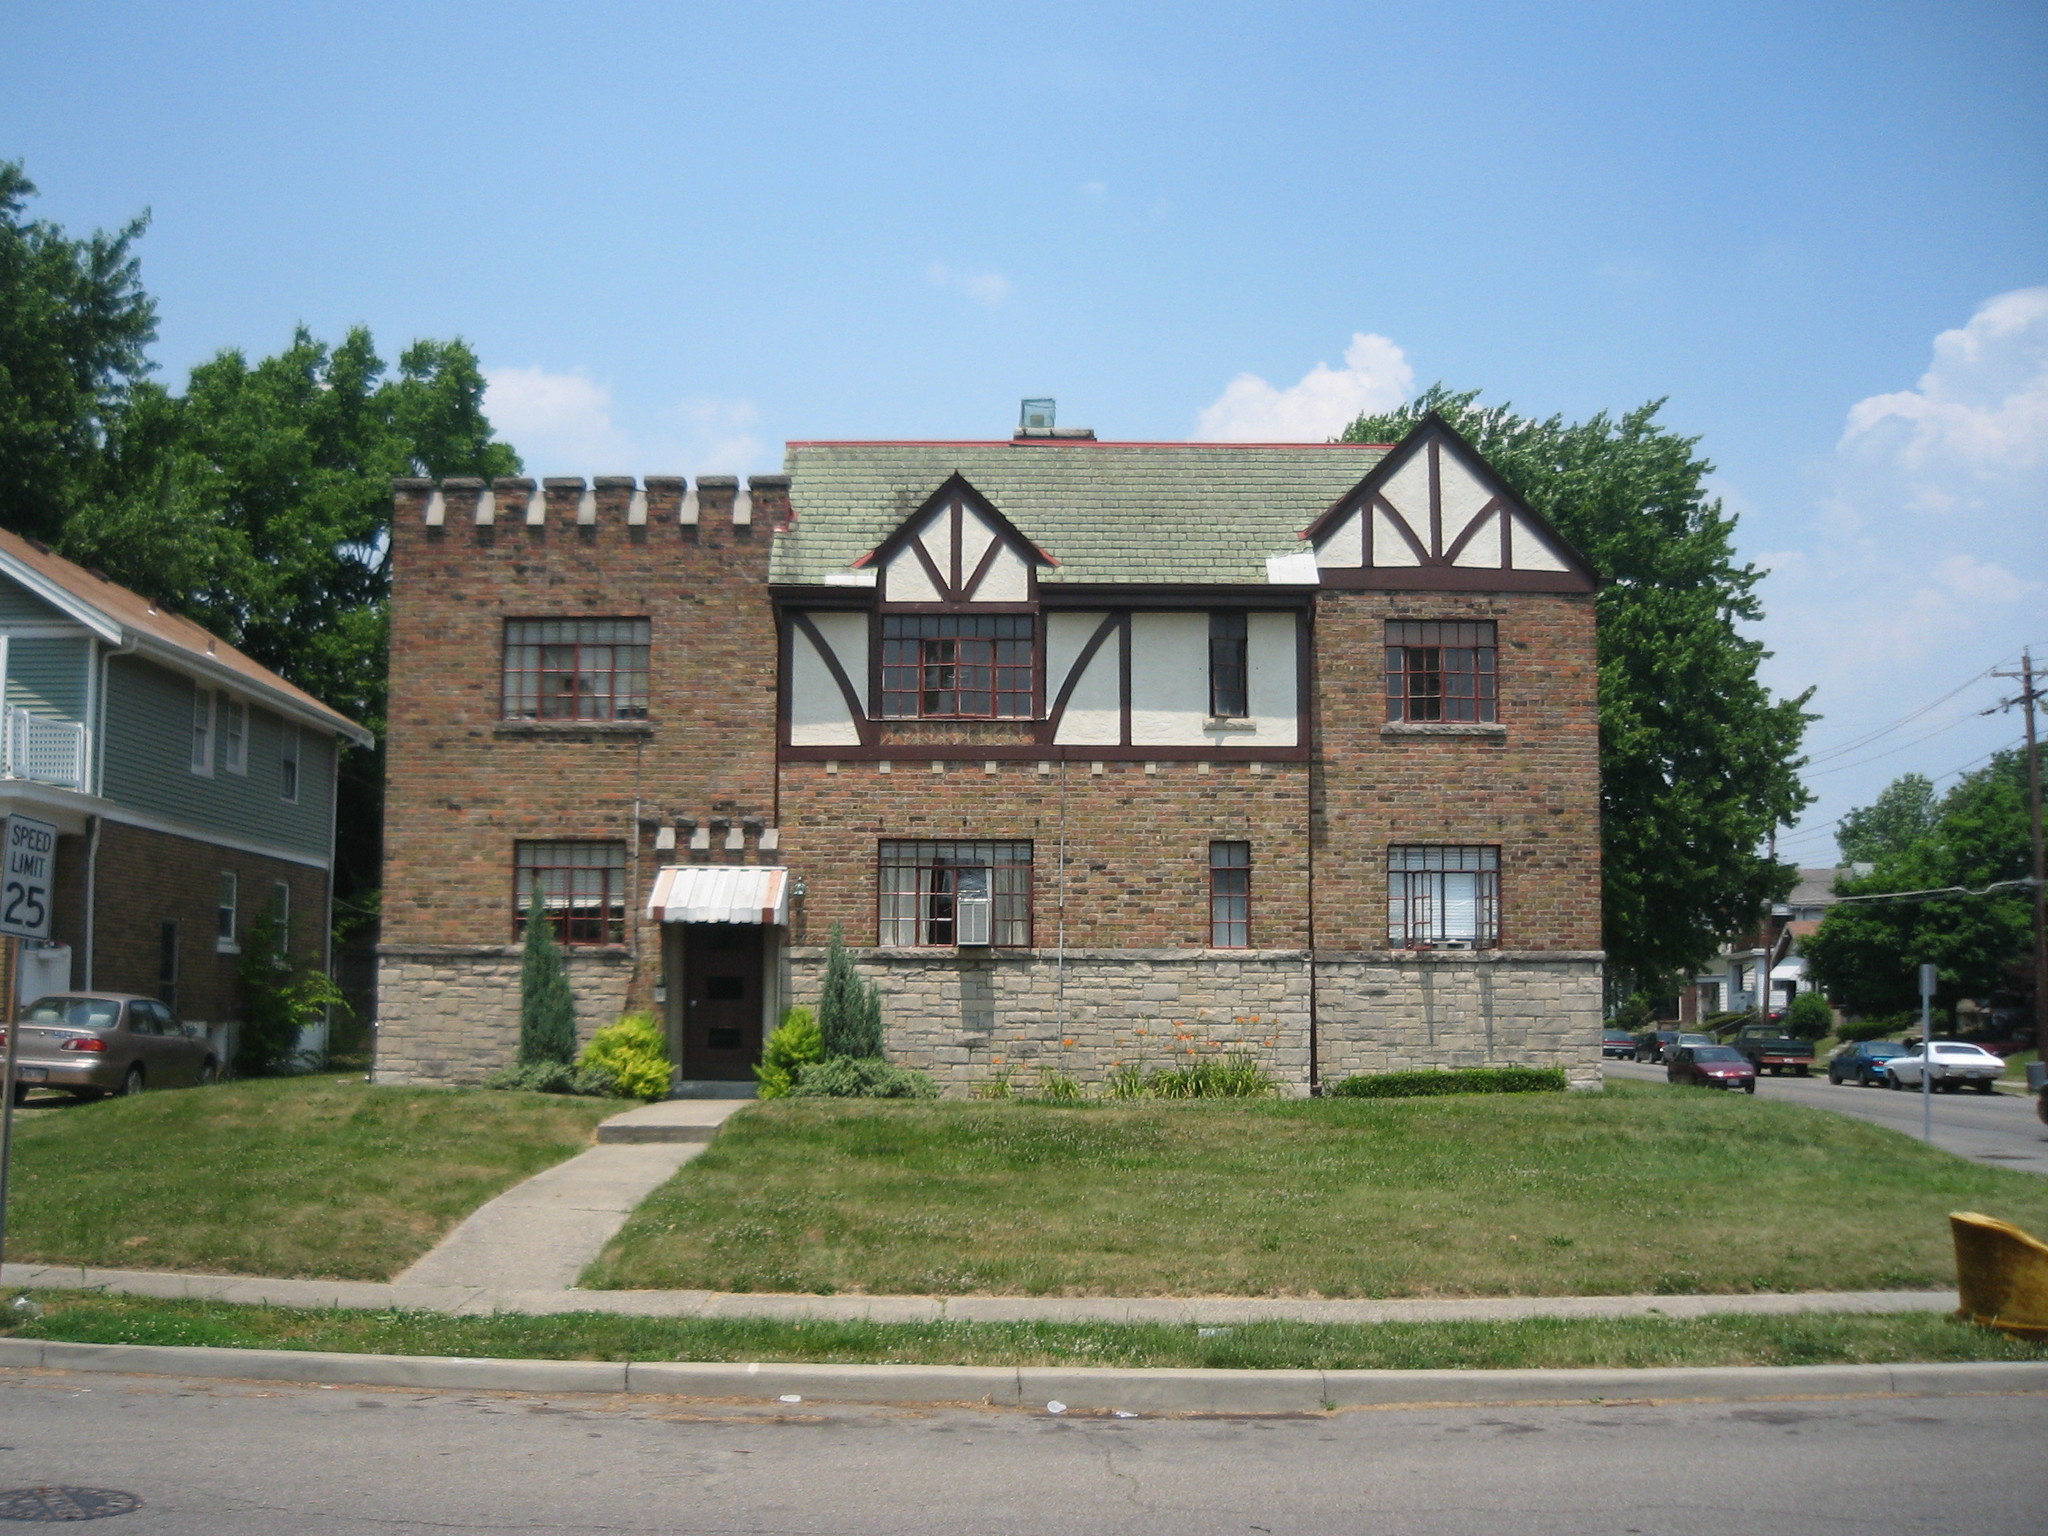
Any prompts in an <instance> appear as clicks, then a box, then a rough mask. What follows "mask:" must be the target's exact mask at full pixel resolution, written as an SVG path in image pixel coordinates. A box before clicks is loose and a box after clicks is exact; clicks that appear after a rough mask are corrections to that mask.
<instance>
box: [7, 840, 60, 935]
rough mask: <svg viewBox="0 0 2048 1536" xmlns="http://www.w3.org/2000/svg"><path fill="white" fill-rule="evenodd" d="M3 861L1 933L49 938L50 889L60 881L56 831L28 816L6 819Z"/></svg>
mask: <svg viewBox="0 0 2048 1536" xmlns="http://www.w3.org/2000/svg"><path fill="white" fill-rule="evenodd" d="M0 849H4V862H0V933H4V934H12V935H13V936H14V937H15V938H17V939H47V938H48V937H49V936H50V887H51V886H52V885H54V884H56V880H57V829H56V828H55V827H53V826H52V825H50V823H49V822H47V821H36V820H34V819H33V818H31V817H28V816H10V817H8V818H7V832H6V837H5V840H4V842H0Z"/></svg>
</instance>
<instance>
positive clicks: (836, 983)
mask: <svg viewBox="0 0 2048 1536" xmlns="http://www.w3.org/2000/svg"><path fill="white" fill-rule="evenodd" d="M818 1028H819V1030H820V1031H821V1032H822V1033H823V1034H824V1037H825V1055H826V1056H827V1057H828V1058H829V1057H833V1056H853V1057H880V1056H881V1054H882V993H881V989H880V988H878V987H876V986H874V985H873V984H872V983H870V982H866V981H862V980H861V977H860V972H859V971H856V970H855V969H854V968H853V956H852V955H850V954H848V953H847V952H846V940H845V938H844V936H843V935H842V934H841V931H840V928H839V925H838V924H837V923H834V924H833V925H832V948H831V950H830V952H829V953H827V955H826V957H825V986H824V989H823V991H822V993H821V994H820V996H819V998H818Z"/></svg>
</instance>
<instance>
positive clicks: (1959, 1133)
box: [1603, 1061, 2048, 1174]
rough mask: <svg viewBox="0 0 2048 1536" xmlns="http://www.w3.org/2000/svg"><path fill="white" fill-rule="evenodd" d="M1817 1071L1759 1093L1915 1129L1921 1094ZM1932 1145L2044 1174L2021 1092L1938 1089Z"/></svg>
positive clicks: (1633, 1069) (1657, 1077)
mask: <svg viewBox="0 0 2048 1536" xmlns="http://www.w3.org/2000/svg"><path fill="white" fill-rule="evenodd" d="M1603 1065H1604V1067H1605V1069H1606V1073H1607V1075H1608V1076H1609V1077H1618V1078H1627V1079H1629V1080H1630V1081H1632V1082H1640V1083H1661V1082H1663V1081H1664V1080H1665V1079H1664V1069H1663V1068H1662V1067H1653V1066H1650V1065H1649V1064H1648V1063H1644V1062H1634V1061H1609V1062H1606V1063H1603ZM1814 1072H1815V1075H1814V1076H1812V1077H1768V1076H1766V1077H1760V1078H1758V1079H1757V1084H1756V1096H1757V1097H1758V1098H1760V1099H1781V1100H1783V1101H1784V1102H1786V1103H1788V1104H1809V1105H1811V1106H1812V1107H1813V1108H1815V1109H1832V1110H1834V1111H1836V1112H1837V1113H1839V1114H1844V1115H1854V1116H1855V1117H1856V1118H1857V1119H1859V1120H1868V1121H1870V1122H1871V1123H1872V1124H1874V1125H1883V1126H1889V1127H1890V1128H1891V1129H1893V1130H1895V1131H1903V1132H1905V1133H1906V1134H1907V1135H1908V1136H1916V1137H1917V1136H1918V1135H1919V1134H1920V1095H1919V1094H1917V1093H1908V1092H1905V1091H1900V1092H1897V1093H1894V1092H1892V1091H1891V1090H1889V1089H1885V1088H1858V1087H1855V1086H1854V1085H1853V1084H1849V1083H1844V1084H1843V1085H1842V1086H1841V1087H1839V1088H1837V1087H1835V1086H1834V1085H1833V1084H1832V1083H1830V1082H1829V1081H1828V1079H1827V1068H1826V1067H1825V1066H1819V1067H1816V1068H1815V1069H1814ZM1698 1091H1699V1092H1701V1093H1707V1092H1710V1091H1711V1090H1709V1089H1705V1088H1702V1089H1699V1090H1698ZM1934 1144H1935V1145H1936V1146H1937V1147H1941V1148H1944V1149H1945V1150H1947V1151H1950V1152H1953V1153H1955V1154H1956V1155H1957V1156H1958V1157H1967V1158H1969V1159H1970V1161H1972V1162H1975V1163H1983V1164H1984V1165H1985V1166H1987V1167H1991V1168H2018V1169H2020V1170H2022V1171H2023V1172H2026V1173H2039V1174H2048V1125H2043V1124H2042V1123H2041V1121H2040V1117H2039V1116H2038V1115H2036V1114H2035V1112H2034V1101H2033V1100H2032V1099H2031V1098H2029V1097H2028V1096H2027V1095H2025V1094H2020V1093H2005V1092H2000V1093H1994V1094H1992V1095H1991V1096H1990V1097H1989V1098H1982V1097H1979V1096H1978V1095H1977V1094H1974V1093H1937V1094H1935V1095H1934Z"/></svg>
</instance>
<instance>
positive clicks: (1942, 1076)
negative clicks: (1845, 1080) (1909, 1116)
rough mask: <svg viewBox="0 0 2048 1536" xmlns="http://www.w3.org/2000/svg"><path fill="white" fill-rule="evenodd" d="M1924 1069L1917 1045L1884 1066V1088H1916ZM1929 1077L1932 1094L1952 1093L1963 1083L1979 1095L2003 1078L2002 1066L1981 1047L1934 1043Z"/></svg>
mask: <svg viewBox="0 0 2048 1536" xmlns="http://www.w3.org/2000/svg"><path fill="white" fill-rule="evenodd" d="M1926 1065H1927V1058H1926V1056H1925V1054H1924V1053H1923V1052H1922V1051H1921V1049H1920V1047H1919V1046H1917V1045H1916V1046H1914V1047H1913V1048H1912V1050H1910V1051H1908V1052H1907V1053H1906V1054H1905V1055H1903V1056H1894V1057H1892V1058H1891V1059H1890V1060H1889V1061H1887V1062H1886V1063H1885V1064H1884V1070H1885V1078H1886V1086H1887V1087H1891V1088H1918V1087H1919V1086H1920V1074H1921V1072H1922V1071H1923V1070H1924V1069H1925V1068H1926ZM1931 1075H1932V1077H1933V1079H1934V1091H1935V1092H1936V1093H1954V1092H1955V1091H1956V1090H1957V1089H1958V1088H1961V1087H1962V1086H1963V1085H1964V1084H1965V1083H1968V1084H1969V1085H1970V1086H1971V1087H1973V1088H1975V1089H1976V1090H1977V1091H1978V1092H1979V1093H1990V1092H1992V1091H1993V1090H1994V1089H1995V1087H1996V1085H1997V1083H1998V1080H1999V1078H2001V1077H2003V1076H2004V1075H2005V1063H2004V1062H2003V1061H2001V1060H2000V1059H1999V1058H1998V1057H1996V1056H1994V1055H1992V1054H1991V1053H1990V1052H1989V1051H1987V1050H1985V1049H1984V1047H1982V1046H1981V1045H1966V1044H1964V1043H1963V1042H1962V1041H1960V1040H1937V1041H1935V1042H1934V1071H1933V1073H1932V1074H1931Z"/></svg>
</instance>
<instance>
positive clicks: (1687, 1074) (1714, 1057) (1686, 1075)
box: [1664, 1045, 1756, 1093]
mask: <svg viewBox="0 0 2048 1536" xmlns="http://www.w3.org/2000/svg"><path fill="white" fill-rule="evenodd" d="M1664 1076H1665V1078H1666V1079H1667V1080H1668V1081H1670V1082H1674V1083H1691V1084H1693V1085H1694V1086H1696V1087H1700V1088H1727V1089H1731V1090H1733V1089H1736V1088H1740V1089H1741V1090H1742V1091H1743V1092H1744V1093H1755V1092H1756V1068H1755V1067H1753V1066H1751V1065H1750V1064H1749V1058H1748V1057H1747V1056H1745V1055H1743V1054H1742V1052H1740V1051H1738V1050H1736V1049H1735V1047H1734V1046H1732V1045H1682V1046H1679V1047H1678V1048H1677V1049H1676V1050H1674V1051H1672V1052H1671V1053H1670V1054H1669V1056H1668V1057H1667V1058H1666V1060H1665V1063H1664Z"/></svg>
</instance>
